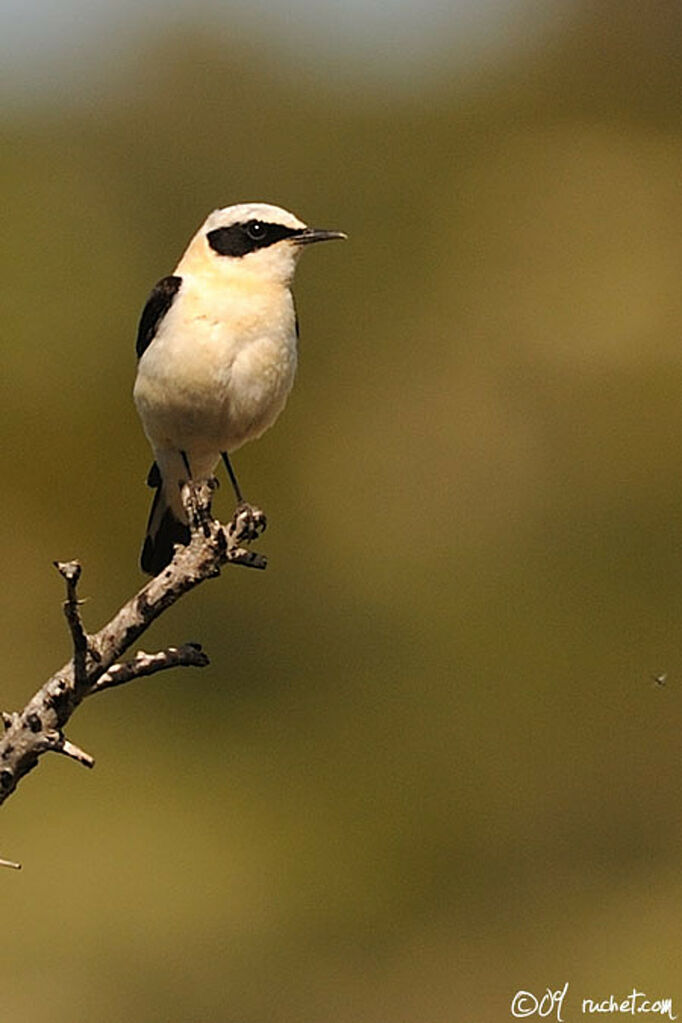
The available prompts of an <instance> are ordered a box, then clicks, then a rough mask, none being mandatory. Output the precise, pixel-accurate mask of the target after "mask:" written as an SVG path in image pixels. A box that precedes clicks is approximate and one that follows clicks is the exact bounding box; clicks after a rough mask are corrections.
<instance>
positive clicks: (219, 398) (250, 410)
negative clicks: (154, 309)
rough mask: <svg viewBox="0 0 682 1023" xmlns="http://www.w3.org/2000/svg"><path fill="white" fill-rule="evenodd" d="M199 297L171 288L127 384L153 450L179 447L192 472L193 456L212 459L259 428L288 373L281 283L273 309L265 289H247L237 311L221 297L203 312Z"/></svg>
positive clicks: (286, 304)
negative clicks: (251, 292)
mask: <svg viewBox="0 0 682 1023" xmlns="http://www.w3.org/2000/svg"><path fill="white" fill-rule="evenodd" d="M183 288H184V283H183ZM199 298H201V296H198V297H197V298H194V296H192V294H191V293H190V294H189V296H186V295H183V294H182V293H181V294H180V295H179V301H178V303H177V308H175V307H174V306H172V307H171V309H170V310H169V312H168V314H167V315H166V317H165V319H164V321H163V322H162V324H161V327H160V330H159V332H158V334H157V336H156V337H155V338H154V340H153V341H152V342H151V344H150V345H149V347H148V348H147V350H146V352H144V354H143V355H142V358H141V359H140V362H139V366H138V374H137V380H136V382H135V390H134V398H135V404H136V405H137V409H138V412H139V414H140V418H141V420H142V424H143V426H144V429H145V432H146V434H147V436H148V438H149V441H150V443H151V445H152V447H153V448H154V450H155V452H157V454H160V453H161V452H162V451H164V450H166V451H169V452H170V451H174V452H178V451H185V452H187V454H188V456H190V464H191V465H192V469H193V474H195V472H194V464H195V462H196V463H198V462H199V461H201V462H204V461H206V460H207V459H208V460H210V459H213V460H214V462H215V460H217V458H218V456H219V454H220V452H221V451H234V450H235V449H236V448H238V447H240V446H241V445H242V444H244V443H245V442H246V441H248V440H251V439H253V438H255V437H259V436H260V435H261V434H262V433H263V432H264V431H265V430H267V429H268V427H269V426H271V425H272V424H273V423H274V421H275V419H276V418H277V416H278V415H279V414H280V412H281V411H282V409H283V408H284V405H285V403H286V400H287V397H288V395H289V392H290V390H291V387H292V384H293V381H294V375H295V372H296V330H295V314H294V310H293V302H292V299H291V295H290V293H289V291H288V289H286V293H285V294H283V295H282V296H279V298H280V302H279V304H278V305H276V306H275V307H274V308H273V303H272V296H267V302H265V301H264V300H261V301H259V296H250V297H249V301H248V302H245V303H244V308H243V310H241V311H240V310H239V309H236V310H235V307H234V303H233V302H232V303H230V302H228V301H227V300H225V301H224V303H223V306H222V308H221V307H218V308H217V309H214V310H212V312H213V315H212V316H210V317H209V316H208V315H206V313H205V312H204V310H203V308H202V304H201V302H200V301H199ZM237 314H238V315H237ZM197 475H198V473H197Z"/></svg>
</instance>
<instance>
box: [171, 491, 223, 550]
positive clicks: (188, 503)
mask: <svg viewBox="0 0 682 1023" xmlns="http://www.w3.org/2000/svg"><path fill="white" fill-rule="evenodd" d="M217 483H218V481H217V480H216V479H215V477H213V478H211V479H207V480H202V481H199V482H195V481H193V480H189V481H188V482H186V483H183V484H182V485H181V488H180V489H181V492H182V501H183V505H184V507H185V511H186V512H187V515H188V518H189V521H190V528H191V529H193V530H200V531H201V532H202V533H203V534H204V536H205V537H206V539H208V538H209V536H210V535H211V526H212V524H213V514H212V512H211V498H212V496H213V491H214V490H216V489H217Z"/></svg>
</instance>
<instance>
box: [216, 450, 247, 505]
mask: <svg viewBox="0 0 682 1023" xmlns="http://www.w3.org/2000/svg"><path fill="white" fill-rule="evenodd" d="M220 457H221V458H222V460H223V462H224V463H225V468H226V469H227V475H228V476H229V477H230V482H231V484H232V488H233V490H234V493H235V497H236V498H237V501H238V502H239V504H244V498H243V497H242V492H241V490H240V489H239V484H238V483H237V477H236V476H235V474H234V469H233V468H232V465H231V464H230V459H229V458H228V457H227V451H221V452H220Z"/></svg>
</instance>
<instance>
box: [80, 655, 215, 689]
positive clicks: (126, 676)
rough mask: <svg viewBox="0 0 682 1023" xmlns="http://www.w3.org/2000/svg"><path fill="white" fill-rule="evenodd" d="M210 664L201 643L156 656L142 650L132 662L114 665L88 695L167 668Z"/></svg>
mask: <svg viewBox="0 0 682 1023" xmlns="http://www.w3.org/2000/svg"><path fill="white" fill-rule="evenodd" d="M209 663H210V661H209V659H208V654H206V653H204V651H203V650H202V649H201V644H200V643H185V645H184V646H179V647H178V646H171V647H168V649H167V650H160V651H159V652H158V653H156V654H146V653H144V651H143V650H140V651H138V653H136V654H135V657H134V659H133V660H132V661H126V662H124V663H123V664H112V666H111V667H110V668H109V670H108V671H105V672H104V674H103V675H101V676H100V678H99V680H98V681H97V682H96V683H95V684H94V686H92V688H91V689H90V691H89V693H88V695H89V696H91V695H92V694H93V693H101V692H102V690H104V689H113V688H114V687H115V686H121V685H123V684H124V683H125V682H131V681H132V680H133V679H135V678H143V677H144V676H145V675H155V674H156V672H157V671H165V670H166V669H167V668H177V667H183V668H205V667H206V665H207V664H209Z"/></svg>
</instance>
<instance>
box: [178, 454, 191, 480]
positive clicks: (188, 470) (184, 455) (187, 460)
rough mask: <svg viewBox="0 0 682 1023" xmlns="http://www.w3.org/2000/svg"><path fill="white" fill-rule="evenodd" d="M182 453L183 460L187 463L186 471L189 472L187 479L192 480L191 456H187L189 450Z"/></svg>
mask: <svg viewBox="0 0 682 1023" xmlns="http://www.w3.org/2000/svg"><path fill="white" fill-rule="evenodd" d="M180 455H181V456H182V460H183V462H184V464H185V472H186V473H187V479H188V480H191V478H192V470H191V469H190V467H189V458H188V457H187V452H186V451H181V452H180Z"/></svg>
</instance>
